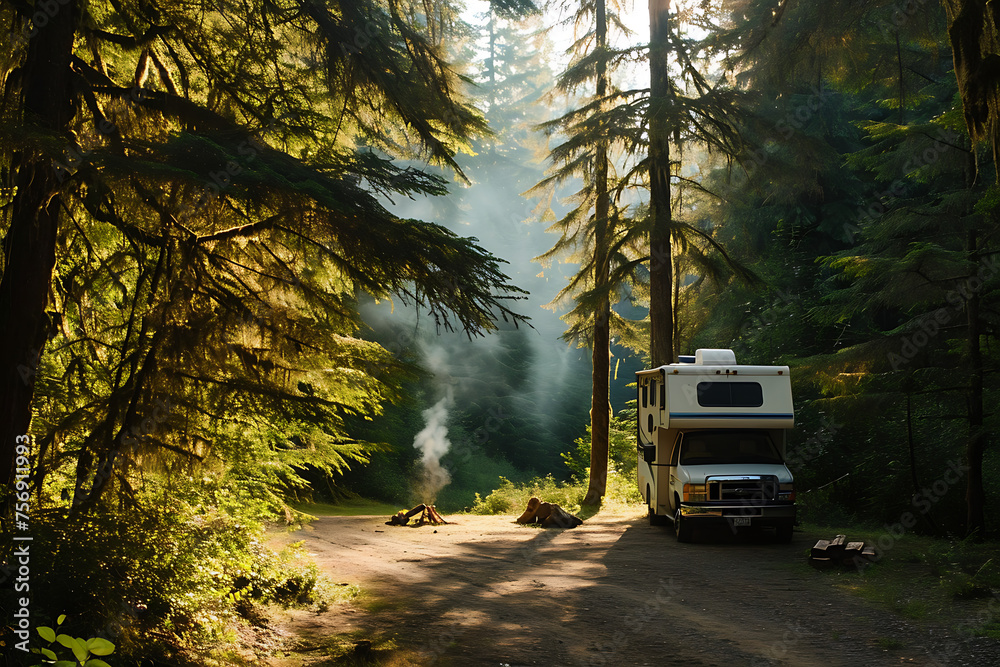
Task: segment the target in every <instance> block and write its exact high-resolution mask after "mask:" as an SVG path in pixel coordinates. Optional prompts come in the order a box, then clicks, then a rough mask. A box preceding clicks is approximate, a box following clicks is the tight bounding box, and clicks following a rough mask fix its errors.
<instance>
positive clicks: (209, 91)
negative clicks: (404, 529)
mask: <svg viewBox="0 0 1000 667" xmlns="http://www.w3.org/2000/svg"><path fill="white" fill-rule="evenodd" d="M113 4H114V7H112V6H111V5H110V4H107V3H90V4H88V5H83V4H82V3H78V2H76V1H75V0H70V1H69V2H66V3H58V5H52V6H53V7H54V9H53V12H54V13H52V14H51V15H47V14H46V15H44V16H47V20H46V21H44V25H43V21H42V20H40V19H39V17H40V16H42V15H41V14H39V13H38V12H37V11H36V12H33V11H32V10H31V8H29V7H28V6H26V5H23V4H22V3H4V5H3V11H4V12H5V18H7V19H9V20H10V21H11V22H12V24H13V25H15V26H16V27H17V29H16V30H15V31H14V32H13V33H10V34H8V39H13V40H14V43H12V44H10V47H11V53H12V57H11V58H9V59H7V60H5V61H4V65H5V69H4V71H3V80H4V84H5V90H7V91H9V92H10V94H8V95H7V96H6V97H5V98H4V102H3V103H4V114H3V117H4V118H5V119H13V120H8V121H6V125H5V126H4V137H5V148H6V156H5V162H6V163H7V164H9V165H10V174H11V176H10V178H11V179H12V181H13V183H14V185H15V188H16V189H15V192H14V197H13V201H12V203H11V204H10V208H9V209H8V210H9V211H10V213H9V215H10V217H9V218H8V219H7V220H6V221H5V224H6V226H7V228H6V242H5V246H4V265H3V278H2V280H0V310H2V311H3V312H4V317H3V318H0V342H2V348H3V352H2V355H3V357H2V359H0V367H2V368H3V373H4V376H3V378H2V383H0V401H2V404H3V405H4V412H3V415H2V419H0V434H2V437H3V452H2V453H3V456H2V458H3V469H2V470H0V472H2V473H3V474H4V477H5V478H8V477H9V476H10V475H11V474H12V472H13V469H12V464H13V461H14V442H15V437H16V436H18V435H22V434H24V433H27V432H29V430H30V432H31V433H33V434H35V435H36V436H37V437H38V441H39V445H38V448H39V452H38V454H42V453H44V452H47V451H51V448H54V447H57V446H58V447H62V448H63V451H65V452H66V453H67V454H69V455H72V456H73V457H74V458H75V460H76V474H75V478H76V488H77V491H78V493H77V505H78V506H79V507H81V508H86V507H87V506H88V505H93V504H94V503H96V502H98V501H99V500H100V498H101V496H102V493H103V491H104V489H105V488H107V485H108V484H110V483H117V484H119V486H118V488H119V490H122V491H124V492H126V493H127V492H128V477H127V475H126V474H125V472H126V471H127V470H128V468H129V466H130V465H140V464H141V463H142V461H144V460H145V461H148V460H149V459H148V457H149V456H152V455H153V452H152V451H150V449H151V448H152V449H153V450H156V451H158V452H159V454H162V455H166V454H167V452H174V453H176V454H177V455H178V456H180V457H182V458H186V459H188V460H196V459H198V458H203V457H204V454H205V452H204V451H203V450H204V447H205V445H206V443H214V445H213V446H216V445H218V444H219V443H223V442H226V443H229V444H227V445H226V447H227V448H228V450H227V451H228V452H229V453H230V454H232V453H233V451H234V449H236V448H238V443H239V442H240V440H241V439H242V438H244V437H245V434H244V433H243V430H242V429H243V428H244V427H245V426H246V424H247V423H255V424H258V425H259V424H262V423H263V424H268V425H269V426H268V427H266V428H257V427H254V429H253V432H254V434H255V435H254V438H253V440H254V441H256V442H259V443H261V444H263V445H267V444H268V443H270V446H276V444H280V443H288V442H291V443H292V445H291V446H285V445H281V446H280V447H279V449H282V451H283V452H284V453H282V454H280V456H281V457H282V458H283V460H285V461H286V462H288V463H289V465H294V463H295V461H300V462H301V461H304V460H306V459H309V460H312V461H313V462H314V463H322V462H324V461H325V464H324V465H328V466H330V467H331V469H336V468H337V467H340V466H343V465H345V464H346V463H347V462H348V460H350V459H354V460H357V459H358V458H359V457H363V456H364V454H363V447H362V445H361V443H356V442H353V441H352V440H351V438H350V436H349V435H348V434H347V433H346V432H345V431H344V430H343V417H344V415H345V414H349V413H359V412H360V413H367V414H371V413H372V412H374V411H376V410H377V405H378V404H379V402H380V401H381V400H383V399H384V398H386V397H388V396H391V395H392V392H393V382H392V380H391V376H390V374H389V373H387V371H389V370H390V369H391V365H388V362H387V359H386V357H385V354H384V352H382V351H380V348H378V347H377V346H372V345H369V344H366V343H364V342H363V341H361V340H359V339H358V338H357V337H356V336H355V332H356V331H357V328H358V327H359V326H360V322H359V320H358V316H357V312H356V308H355V305H354V295H355V294H356V293H359V292H367V293H369V294H371V295H373V296H376V297H378V298H388V297H397V298H401V299H403V300H405V301H411V302H414V303H416V304H418V305H419V306H420V307H422V308H425V309H427V310H428V311H429V313H430V315H431V317H432V318H433V319H434V320H435V321H436V322H437V323H438V324H439V325H440V326H442V327H445V328H461V329H464V330H466V331H467V332H469V333H470V335H478V334H481V333H485V332H486V331H489V330H491V329H494V328H496V322H497V320H499V319H506V320H511V321H519V320H521V319H523V318H522V317H521V316H520V315H518V314H516V313H514V312H513V310H512V309H511V305H510V301H509V299H510V298H512V297H514V298H516V297H517V295H518V291H517V289H516V288H514V287H513V286H512V285H510V284H509V281H508V280H507V278H506V276H504V274H503V272H502V270H501V265H500V261H499V260H497V259H496V258H495V257H493V256H492V255H491V254H490V253H488V252H487V251H485V250H484V249H482V248H481V247H479V246H478V245H477V244H476V243H475V242H474V241H473V240H470V239H464V238H460V237H458V236H456V235H454V234H452V233H451V232H448V231H447V230H445V229H444V228H442V227H439V226H436V225H433V224H428V223H423V222H420V221H417V220H406V219H400V218H398V217H396V216H393V215H392V214H390V213H389V212H388V211H387V210H386V209H385V207H384V206H383V205H382V204H381V203H380V201H379V197H380V196H383V195H403V196H407V195H413V194H431V195H436V194H444V193H445V191H446V190H445V187H444V181H443V179H441V178H440V177H437V176H433V175H431V174H428V173H426V172H423V171H421V170H418V169H416V168H413V167H401V166H398V165H397V164H395V163H393V161H392V160H391V158H390V156H404V157H422V158H424V159H426V160H428V161H431V162H433V163H437V164H441V165H445V166H448V167H450V168H452V169H454V170H457V171H458V172H459V174H460V173H461V170H460V169H459V168H458V165H457V162H456V161H455V156H456V153H457V152H458V151H460V150H463V148H464V147H465V146H466V145H467V140H468V137H470V136H472V135H475V134H477V133H482V132H484V131H485V128H486V126H485V121H484V119H483V118H482V117H481V115H480V114H479V113H477V112H476V111H475V109H474V108H472V107H471V105H469V104H468V103H467V102H465V101H463V99H462V94H461V89H462V86H463V85H464V84H463V82H462V81H461V79H460V77H458V76H457V74H456V73H455V72H454V71H453V69H452V68H451V67H450V65H449V64H448V62H447V61H446V60H445V57H444V55H443V53H442V50H441V44H442V43H443V42H444V41H445V34H444V33H445V31H446V30H447V29H448V28H449V26H450V25H451V23H452V22H453V21H454V11H453V8H452V7H451V6H450V5H449V4H448V3H446V2H441V3H408V2H401V1H397V0H385V1H374V0H373V1H371V2H363V3H358V2H343V3H331V4H317V3H312V2H301V3H296V4H295V6H294V7H288V8H285V7H282V6H279V5H275V4H274V3H269V2H265V3H257V4H255V5H254V6H253V7H249V8H248V7H247V6H246V5H245V4H242V5H239V6H232V7H222V8H221V9H220V8H219V7H218V5H217V3H215V4H212V5H211V7H209V5H208V4H204V6H203V5H202V3H195V4H194V5H183V6H175V5H162V6H161V5H159V4H157V3H148V2H141V3H133V2H125V3H113ZM33 16H34V19H33V18H32V17H33ZM44 16H43V18H44ZM33 20H34V23H32V21H33ZM22 38H23V39H22ZM359 146H360V148H359ZM50 292H51V294H52V300H51V301H50V300H49V294H50ZM43 348H48V349H50V350H51V351H50V352H49V353H47V354H45V355H44V356H43V355H42V350H43ZM40 357H42V359H43V363H42V366H41V367H39V365H38V363H39V358H40ZM63 380H72V382H70V383H69V384H64V383H63V382H62V381H63ZM41 383H44V385H45V391H46V393H45V394H43V395H41V396H34V391H33V390H34V388H35V386H36V384H39V385H40V384H41ZM168 399H169V401H170V403H171V404H173V405H175V406H177V407H176V408H175V409H174V410H172V411H170V414H169V415H168V417H169V420H170V421H169V424H170V429H169V431H170V433H171V434H172V437H171V438H169V439H168V438H165V437H163V438H161V437H159V436H156V434H155V433H154V431H156V429H154V428H153V427H152V425H151V422H150V421H149V420H150V419H152V417H151V415H154V414H161V415H162V411H161V412H160V413H157V411H156V409H157V407H158V406H162V405H164V404H166V402H167V400H168ZM226 403H229V404H234V405H236V406H237V409H236V410H235V411H233V412H230V411H227V410H223V408H222V406H223V405H224V404H226ZM33 408H34V409H35V410H36V412H38V413H39V415H40V417H39V420H38V421H37V422H36V423H33V424H32V425H30V426H29V418H30V416H31V412H32V409H33ZM247 414H251V415H253V417H252V418H250V420H249V422H244V421H243V420H244V418H245V417H246V415H247ZM240 423H243V426H242V427H241V426H239V424H240ZM144 424H145V426H144ZM147 426H148V428H147ZM179 433H183V434H184V435H183V436H178V435H177V434H179ZM57 434H58V438H59V440H58V441H57V440H56V438H57ZM136 439H137V440H140V441H141V443H140V444H141V446H137V447H132V446H124V445H123V443H128V442H131V441H132V440H136ZM153 445H155V446H153ZM211 448H212V447H209V449H211ZM220 451H221V450H219V449H216V452H217V453H218V452H220ZM39 460H41V459H39ZM44 472H45V471H44V470H39V473H38V474H39V475H43V474H44ZM38 481H39V482H40V480H38Z"/></svg>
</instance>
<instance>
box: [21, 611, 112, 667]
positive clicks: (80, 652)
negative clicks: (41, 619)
mask: <svg viewBox="0 0 1000 667" xmlns="http://www.w3.org/2000/svg"><path fill="white" fill-rule="evenodd" d="M65 620H66V615H65V614H63V615H60V616H59V618H58V619H56V629H58V628H59V627H60V626H61V625H62V624H63V622H64V621H65ZM37 630H38V635H39V636H40V637H41V638H42V639H43V640H45V641H46V642H47V643H48V645H49V647H50V648H34V649H31V652H32V653H37V654H38V655H41V656H44V657H45V658H46V659H45V660H43V661H42V662H41V664H42V665H56V667H77V666H78V665H79V666H81V667H111V666H110V665H109V664H108V663H106V662H105V661H104V660H101V659H100V658H97V657H92V656H106V655H111V654H112V653H114V651H115V645H114V644H112V643H111V642H109V641H108V640H107V639H104V638H103V637H92V638H91V639H82V638H76V637H71V636H70V635H66V634H58V635H57V634H56V630H53V629H52V628H50V627H48V626H45V625H42V626H39V627H38V628H37ZM57 644H58V645H59V646H62V647H63V648H66V649H69V650H70V651H71V653H72V655H73V658H74V660H64V659H60V658H59V654H58V652H57V651H56V650H53V647H54V646H55V645H57ZM61 650H62V649H59V651H61Z"/></svg>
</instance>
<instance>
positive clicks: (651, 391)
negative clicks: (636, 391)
mask: <svg viewBox="0 0 1000 667" xmlns="http://www.w3.org/2000/svg"><path fill="white" fill-rule="evenodd" d="M649 404H650V405H651V406H653V407H654V408H655V407H656V380H653V381H652V382H650V383H649Z"/></svg>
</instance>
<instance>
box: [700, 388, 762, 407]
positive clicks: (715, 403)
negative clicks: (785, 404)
mask: <svg viewBox="0 0 1000 667" xmlns="http://www.w3.org/2000/svg"><path fill="white" fill-rule="evenodd" d="M698 405H700V406H701V407H703V408H759V407H760V406H762V405H764V391H763V390H762V389H761V387H760V383H758V382H699V383H698Z"/></svg>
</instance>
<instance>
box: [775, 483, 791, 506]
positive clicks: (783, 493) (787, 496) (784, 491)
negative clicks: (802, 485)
mask: <svg viewBox="0 0 1000 667" xmlns="http://www.w3.org/2000/svg"><path fill="white" fill-rule="evenodd" d="M778 500H791V501H792V502H795V485H794V484H782V485H781V486H780V487H779V488H778Z"/></svg>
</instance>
